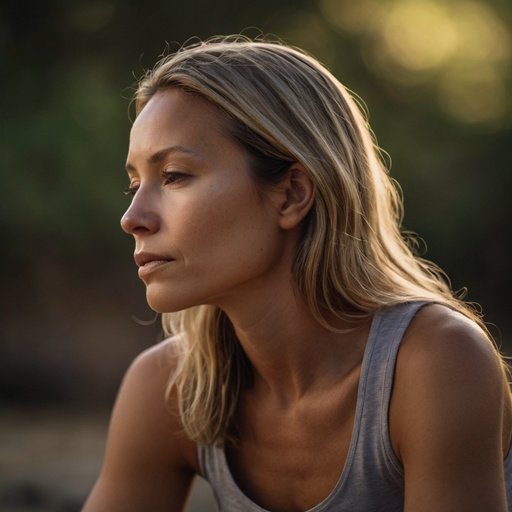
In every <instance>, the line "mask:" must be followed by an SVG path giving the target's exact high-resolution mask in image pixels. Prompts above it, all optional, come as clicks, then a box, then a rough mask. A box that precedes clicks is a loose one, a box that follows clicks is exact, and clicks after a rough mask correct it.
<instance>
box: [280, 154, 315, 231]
mask: <svg viewBox="0 0 512 512" xmlns="http://www.w3.org/2000/svg"><path fill="white" fill-rule="evenodd" d="M282 186H283V193H284V197H283V199H284V200H283V203H282V204H281V208H280V211H279V225H280V227H281V229H293V228H295V227H297V226H298V225H299V224H300V223H301V222H302V220H303V219H304V217H305V216H306V215H307V213H308V212H309V210H310V209H311V206H312V205H313V200H314V198H315V184H314V183H313V181H312V180H311V177H310V176H309V174H308V173H307V172H306V170H305V169H304V168H303V167H302V166H301V165H300V164H293V165H292V166H291V167H290V169H289V171H288V174H287V176H286V178H285V179H284V181H283V183H282Z"/></svg>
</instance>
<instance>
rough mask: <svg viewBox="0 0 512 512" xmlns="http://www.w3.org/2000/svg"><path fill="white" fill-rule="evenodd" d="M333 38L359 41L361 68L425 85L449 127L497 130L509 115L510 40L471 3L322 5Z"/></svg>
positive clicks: (421, 0) (330, 1)
mask: <svg viewBox="0 0 512 512" xmlns="http://www.w3.org/2000/svg"><path fill="white" fill-rule="evenodd" d="M321 6H322V11H323V13H324V16H325V18H326V20H327V21H328V22H330V23H331V24H333V25H334V26H335V27H336V28H337V29H338V30H341V31H346V32H351V33H354V34H357V35H358V36H359V37H362V38H364V39H365V45H364V51H365V61H366V62H367V65H368V66H369V67H370V68H371V69H372V70H373V71H374V72H376V73H378V74H380V75H384V76H385V78H386V79H388V80H390V81H393V82H395V83H397V84H399V85H401V86H404V87H412V86H416V85H419V84H427V85H429V86H431V87H432V89H433V90H434V93H435V95H436V97H437V99H438V102H439V106H440V107H441V108H442V109H443V110H444V111H445V112H446V113H447V114H448V115H450V116H451V117H453V118H454V119H456V120H458V121H461V122H464V123H471V124H486V125H491V126H492V125H496V124H499V123H500V122H501V121H503V120H504V119H505V118H506V117H507V116H508V115H510V109H509V107H508V105H507V101H506V90H507V85H506V82H507V80H508V79H509V69H510V64H511V54H512V50H511V37H510V33H509V31H508V29H507V26H506V24H505V22H504V21H503V20H502V19H501V18H500V16H499V15H498V13H497V12H496V10H495V8H493V7H492V6H491V5H487V4H485V3H480V2H476V1H470V0H456V1H453V2H445V1H441V0H393V1H389V2H377V1H376V0H363V1H361V2H349V1H348V0H323V1H322V3H321Z"/></svg>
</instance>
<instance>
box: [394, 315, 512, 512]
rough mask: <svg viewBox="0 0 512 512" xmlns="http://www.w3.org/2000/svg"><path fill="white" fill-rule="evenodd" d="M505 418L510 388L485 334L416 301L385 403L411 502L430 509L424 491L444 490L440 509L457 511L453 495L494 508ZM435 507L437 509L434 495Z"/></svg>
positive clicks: (507, 431)
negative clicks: (417, 306)
mask: <svg viewBox="0 0 512 512" xmlns="http://www.w3.org/2000/svg"><path fill="white" fill-rule="evenodd" d="M511 425H512V422H511V406H510V391H509V388H508V384H507V379H506V374H505V371H504V366H503V363H502V361H501V358H500V356H499V353H498V351H497V350H496V348H495V347H494V345H493V343H492V341H491V340H489V338H488V337H487V335H486V334H485V333H484V332H483V330H482V329H481V328H480V327H479V326H478V325H477V324H476V323H475V322H473V321H472V320H470V319H468V318H466V317H465V316H464V315H462V314H461V313H458V312H456V311H453V310H451V309H449V308H447V307H444V306H440V305H428V306H425V307H424V308H422V309H421V310H420V311H419V312H418V313H417V315H416V317H415V318H414V319H413V320H412V321H411V324H410V326H409V328H408V329H407V332H406V334H405V336H404V339H403V343H402V346H401V348H400V351H399V354H398V359H397V365H396V372H395V381H394V387H393V395H392V400H391V406H390V433H391V440H392V444H393V448H394V449H395V452H396V454H397V456H398V457H399V459H400V460H401V461H402V463H403V466H404V472H405V481H406V501H408V502H409V503H410V504H414V505H412V508H411V509H413V510H423V508H421V506H420V505H419V504H420V503H423V504H424V508H425V510H432V506H433V505H434V504H433V503H430V502H429V500H428V499H427V498H426V496H429V495H430V496H438V497H439V496H443V495H446V496H447V498H446V509H447V510H459V508H453V507H454V505H453V503H451V502H450V499H455V497H456V499H457V500H458V502H459V503H465V502H466V501H467V504H468V507H469V508H468V510H469V509H472V510H502V508H500V507H502V505H501V504H500V505H499V507H498V505H497V504H498V503H502V501H503V496H504V483H503V482H504V481H503V464H502V461H503V459H504V456H505V455H506V453H507V451H508V447H509V444H510V438H511ZM448 496H452V498H448ZM490 504H492V506H491V505H490ZM422 506H423V505H422ZM428 506H430V507H431V508H430V509H429V508H428ZM436 506H437V507H438V508H437V509H438V510H445V509H444V508H442V507H441V506H440V502H439V500H438V504H437V505H436ZM458 506H459V505H458ZM460 506H462V505H460ZM414 507H416V508H414ZM417 507H420V508H417ZM450 507H452V508H450ZM471 507H473V508H471ZM434 508H435V507H434ZM460 510H466V509H465V508H464V507H462V508H460Z"/></svg>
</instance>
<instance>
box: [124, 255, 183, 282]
mask: <svg viewBox="0 0 512 512" xmlns="http://www.w3.org/2000/svg"><path fill="white" fill-rule="evenodd" d="M134 259H135V263H136V264H137V266H138V267H139V277H141V278H142V277H144V276H146V275H147V274H150V273H151V272H153V271H155V270H157V269H159V268H160V267H162V266H164V265H167V264H168V263H171V262H173V261H175V260H174V258H169V257H167V256H163V255H160V254H153V253H149V252H138V253H135V254H134Z"/></svg>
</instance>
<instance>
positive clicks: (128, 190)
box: [123, 183, 139, 196]
mask: <svg viewBox="0 0 512 512" xmlns="http://www.w3.org/2000/svg"><path fill="white" fill-rule="evenodd" d="M137 190H139V185H138V184H137V183H130V185H129V186H128V187H127V188H125V189H124V191H123V194H124V195H125V196H134V195H135V192H137Z"/></svg>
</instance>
